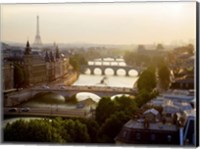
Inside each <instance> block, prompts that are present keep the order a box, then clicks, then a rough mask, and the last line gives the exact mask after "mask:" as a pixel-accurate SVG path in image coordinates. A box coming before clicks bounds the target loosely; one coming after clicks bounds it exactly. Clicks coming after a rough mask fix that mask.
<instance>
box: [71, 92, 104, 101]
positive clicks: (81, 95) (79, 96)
mask: <svg viewBox="0 0 200 149" xmlns="http://www.w3.org/2000/svg"><path fill="white" fill-rule="evenodd" d="M72 96H75V97H76V99H77V100H78V101H83V100H86V99H88V98H91V99H92V100H93V101H95V102H96V103H98V102H99V101H100V99H101V97H100V96H99V95H97V94H95V93H92V92H79V93H75V94H74V95H72Z"/></svg>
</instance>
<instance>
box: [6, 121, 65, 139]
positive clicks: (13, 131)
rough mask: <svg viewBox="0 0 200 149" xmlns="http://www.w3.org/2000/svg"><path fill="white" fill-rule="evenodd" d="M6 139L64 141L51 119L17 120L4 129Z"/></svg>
mask: <svg viewBox="0 0 200 149" xmlns="http://www.w3.org/2000/svg"><path fill="white" fill-rule="evenodd" d="M4 141H11V142H13V141H16V142H46V143H47V142H54V143H63V142H64V140H63V139H62V137H61V136H60V134H59V133H58V131H57V130H56V128H54V127H52V126H51V123H50V122H49V120H30V121H24V120H17V121H16V122H13V123H12V124H8V125H7V126H6V127H5V129H4Z"/></svg>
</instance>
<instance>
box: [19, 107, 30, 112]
mask: <svg viewBox="0 0 200 149" xmlns="http://www.w3.org/2000/svg"><path fill="white" fill-rule="evenodd" d="M20 111H21V112H28V111H30V108H27V107H26V108H21V110H20Z"/></svg>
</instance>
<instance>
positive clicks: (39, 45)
mask: <svg viewBox="0 0 200 149" xmlns="http://www.w3.org/2000/svg"><path fill="white" fill-rule="evenodd" d="M36 28H37V29H36V36H35V42H34V44H33V46H34V47H41V46H42V41H41V38H40V31H39V16H37V24H36Z"/></svg>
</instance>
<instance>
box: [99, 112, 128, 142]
mask: <svg viewBox="0 0 200 149" xmlns="http://www.w3.org/2000/svg"><path fill="white" fill-rule="evenodd" d="M129 119H130V116H128V115H127V114H126V113H125V112H123V111H120V112H115V113H114V114H112V115H111V116H110V117H109V118H108V119H107V120H106V121H105V123H104V124H103V125H102V127H101V129H100V134H99V135H100V142H107V143H114V138H115V137H116V136H117V134H118V133H119V132H120V130H121V128H122V126H123V125H124V124H125V123H126V122H127V121H128V120H129Z"/></svg>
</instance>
